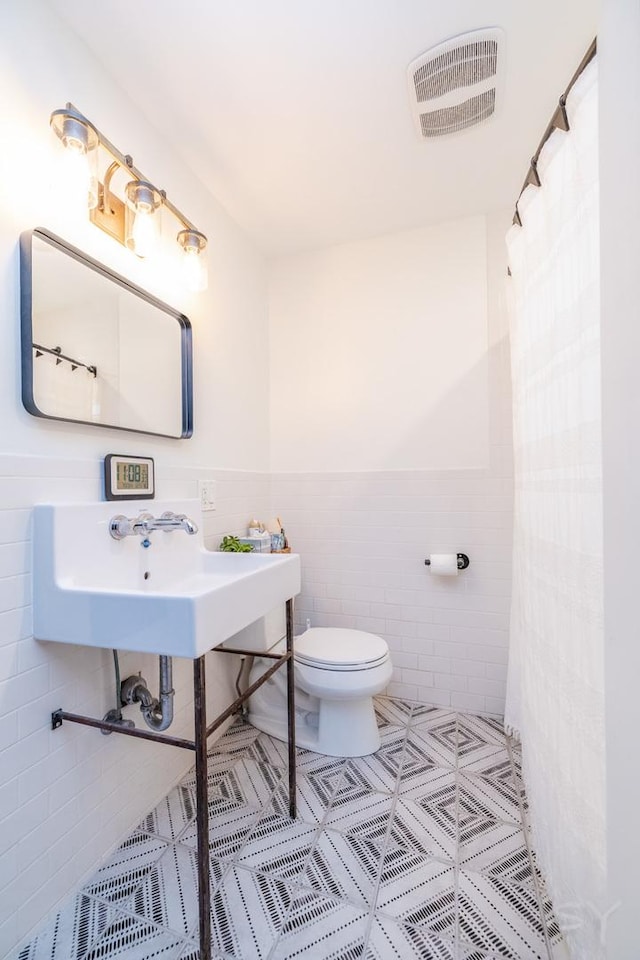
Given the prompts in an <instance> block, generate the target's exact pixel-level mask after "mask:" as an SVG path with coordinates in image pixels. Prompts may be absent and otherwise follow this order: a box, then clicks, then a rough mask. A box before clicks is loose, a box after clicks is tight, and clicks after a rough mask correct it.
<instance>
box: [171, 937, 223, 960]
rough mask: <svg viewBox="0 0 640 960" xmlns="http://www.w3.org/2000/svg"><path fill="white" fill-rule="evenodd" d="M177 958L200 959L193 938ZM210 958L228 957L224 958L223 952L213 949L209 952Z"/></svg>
mask: <svg viewBox="0 0 640 960" xmlns="http://www.w3.org/2000/svg"><path fill="white" fill-rule="evenodd" d="M178 960H200V948H199V946H198V944H197V942H196V941H195V940H194V941H192V942H191V943H188V944H187V945H186V947H185V948H184V952H183V953H181V954H180V957H179V958H178ZM211 960H229V958H228V956H227V957H226V958H225V956H224V954H222V953H216V952H215V951H214V952H213V953H212V954H211Z"/></svg>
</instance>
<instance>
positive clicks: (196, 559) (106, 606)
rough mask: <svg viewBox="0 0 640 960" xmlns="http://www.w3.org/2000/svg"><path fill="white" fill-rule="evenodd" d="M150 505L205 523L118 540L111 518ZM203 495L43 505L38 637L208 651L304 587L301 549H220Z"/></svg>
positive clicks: (149, 649) (36, 527)
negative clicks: (207, 527)
mask: <svg viewBox="0 0 640 960" xmlns="http://www.w3.org/2000/svg"><path fill="white" fill-rule="evenodd" d="M142 510H146V511H148V512H150V513H153V514H154V516H160V514H162V513H163V512H164V511H165V510H172V511H174V512H175V513H184V514H186V515H187V516H188V517H190V518H191V519H192V520H194V521H195V523H197V525H198V533H197V534H195V535H193V536H190V535H189V534H187V533H186V532H185V531H183V530H174V531H173V532H171V533H167V532H164V531H161V530H157V531H154V532H153V533H152V534H151V535H150V537H149V540H150V541H151V546H149V547H148V548H145V547H143V546H142V538H141V537H140V536H137V535H136V536H131V537H126V538H125V539H123V540H114V539H113V538H112V537H111V536H110V534H109V520H110V519H111V517H113V516H114V515H116V514H119V513H123V514H125V515H126V516H128V517H135V516H137V515H138V513H139V512H140V511H142ZM202 527H203V523H202V514H201V510H200V503H199V501H198V500H172V501H161V500H152V501H148V502H147V501H138V502H135V503H131V502H129V503H126V502H125V503H109V502H106V503H79V504H55V505H50V504H42V505H38V506H36V507H35V508H34V518H33V554H34V560H33V615H34V634H35V636H36V637H37V638H38V639H40V640H55V641H59V642H62V643H77V644H82V645H83V646H90V647H110V648H111V647H114V648H116V649H118V650H136V651H140V652H143V653H158V654H165V655H167V656H176V657H191V658H195V657H199V656H201V655H202V654H203V653H206V652H207V650H210V649H211V648H212V647H215V646H218V644H220V643H223V642H224V641H225V640H227V639H228V638H229V637H230V636H232V635H233V634H234V633H237V632H238V631H239V630H242V629H243V628H244V627H247V626H248V625H249V624H250V623H253V622H254V621H255V620H257V619H258V618H259V617H262V616H264V615H265V614H266V613H268V612H269V611H270V610H272V609H273V608H274V607H276V606H277V605H278V604H279V603H284V602H285V600H288V599H289V598H291V597H294V596H295V595H296V594H298V593H299V592H300V558H299V557H298V556H296V555H295V554H264V553H263V554H259V553H215V552H213V551H210V550H207V549H206V548H205V546H204V541H203V535H202Z"/></svg>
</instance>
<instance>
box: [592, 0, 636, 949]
mask: <svg viewBox="0 0 640 960" xmlns="http://www.w3.org/2000/svg"><path fill="white" fill-rule="evenodd" d="M639 36H640V3H638V0H607V2H605V3H603V5H602V17H601V23H600V29H599V32H598V59H599V76H600V203H601V213H600V224H601V238H600V254H601V303H602V329H601V334H600V336H601V355H602V429H603V443H602V453H603V462H602V466H603V493H604V613H605V723H606V736H607V754H606V756H607V859H608V896H609V902H608V908H609V909H610V910H611V913H610V915H609V916H606V917H601V918H598V921H599V924H600V933H601V935H602V937H603V940H604V942H605V943H606V949H607V957H608V958H610V960H635V958H636V957H637V956H638V898H639V891H640V885H639V882H638V864H639V863H640V836H639V833H638V830H637V828H636V820H637V815H638V809H640V770H639V767H638V748H637V736H638V727H639V726H640V702H639V700H638V677H639V676H640V645H639V643H638V600H637V594H638V537H639V534H640V517H639V512H638V476H639V475H640V433H639V431H638V423H639V422H640V391H639V389H638V361H639V358H640V324H639V323H638V264H639V263H640V233H639V230H638V225H639V224H640V184H639V182H638V157H639V156H640V113H639V112H638V110H637V103H638V96H639V95H640V59H639V58H638V54H637V42H638V37H639Z"/></svg>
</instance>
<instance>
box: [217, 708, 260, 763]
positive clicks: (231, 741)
mask: <svg viewBox="0 0 640 960" xmlns="http://www.w3.org/2000/svg"><path fill="white" fill-rule="evenodd" d="M259 736H260V731H259V730H257V729H256V727H254V726H252V725H251V724H250V723H249V722H248V721H247V720H244V719H243V718H242V717H238V719H237V720H236V721H235V723H233V724H232V725H231V726H230V727H229V729H228V730H226V731H225V733H224V734H223V735H222V736H221V737H220V738H219V739H218V740H216V741H215V742H214V743H212V744H211V746H210V748H209V753H210V754H215V753H237V754H242V753H243V752H244V751H245V750H246V749H247V748H248V747H250V746H251V744H252V743H253V742H254V740H256V739H257V738H258V737H259Z"/></svg>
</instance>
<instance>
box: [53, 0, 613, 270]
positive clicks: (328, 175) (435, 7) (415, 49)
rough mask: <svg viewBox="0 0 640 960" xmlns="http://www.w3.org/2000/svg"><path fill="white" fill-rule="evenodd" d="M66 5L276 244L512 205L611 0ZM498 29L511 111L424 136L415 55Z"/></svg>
mask: <svg viewBox="0 0 640 960" xmlns="http://www.w3.org/2000/svg"><path fill="white" fill-rule="evenodd" d="M49 2H50V3H51V5H52V6H53V7H54V8H55V9H56V10H58V12H59V13H60V14H61V15H62V16H63V17H64V18H65V19H66V20H67V21H68V22H69V23H70V24H71V26H72V27H73V28H74V30H76V31H77V33H79V34H80V36H82V37H83V39H84V40H85V41H86V43H87V44H88V45H89V47H91V48H92V49H93V51H94V53H95V54H96V56H97V57H98V58H99V59H100V60H102V61H103V63H104V64H105V65H106V67H107V68H108V70H109V71H110V72H111V73H112V74H113V76H115V77H117V78H118V80H119V82H120V83H121V84H122V86H123V87H124V88H125V89H126V90H127V91H128V92H129V95H130V96H131V98H132V99H133V100H134V101H135V102H136V103H137V105H138V106H139V107H140V108H141V109H142V110H143V111H144V113H145V114H146V115H147V116H148V117H149V119H150V120H151V121H152V122H153V123H155V124H156V125H157V126H159V127H162V128H164V129H165V130H167V131H168V132H169V135H170V136H171V131H172V130H175V131H176V133H175V136H174V137H173V139H174V140H175V142H176V148H177V149H178V150H183V151H185V156H186V155H187V153H188V158H189V159H188V162H189V164H190V165H191V167H192V168H193V169H194V170H195V172H196V173H197V174H198V175H199V176H200V178H201V179H202V180H203V181H204V183H205V184H206V185H207V186H208V187H209V188H210V189H211V191H212V193H214V194H215V195H216V196H217V198H218V199H219V200H220V201H221V202H222V203H223V205H224V206H225V207H226V209H227V210H228V211H229V212H230V214H231V215H232V216H233V217H234V218H235V219H236V220H237V221H238V222H239V223H240V224H241V225H242V226H243V227H244V228H245V230H246V231H247V232H248V233H249V234H250V235H251V236H252V237H253V238H254V239H255V241H256V242H257V243H258V244H259V246H260V247H261V248H262V249H263V250H265V251H266V252H267V253H269V254H278V253H283V252H290V251H294V250H299V249H305V248H311V247H320V246H325V245H328V244H333V243H340V242H344V241H349V240H354V239H360V238H363V237H369V236H374V235H377V234H383V233H389V232H393V231H397V230H401V229H406V228H411V227H417V226H420V225H423V224H426V223H430V222H435V221H438V220H443V219H448V218H454V217H459V216H465V215H470V214H475V213H481V212H484V211H489V210H494V209H500V208H505V207H510V206H511V205H512V204H513V203H514V202H515V199H516V195H517V192H518V190H519V188H520V185H521V182H522V180H523V178H524V175H525V173H526V167H527V163H528V159H529V157H530V156H531V154H532V153H533V151H534V149H535V147H536V145H537V142H538V140H539V138H540V136H541V134H542V132H543V130H544V127H545V126H546V124H547V122H548V120H549V118H550V116H551V113H552V112H553V109H554V107H555V105H556V103H557V98H558V96H559V94H560V93H561V91H562V89H563V87H564V86H565V84H566V83H567V81H568V80H569V78H570V77H571V74H572V73H573V71H574V69H575V67H576V66H577V64H578V62H579V61H580V59H581V57H582V55H583V53H584V52H585V50H586V48H587V46H588V45H589V43H590V41H591V39H592V38H593V36H594V35H595V32H596V23H597V9H598V0H536V2H535V3H531V2H525V0H483V2H482V3H479V2H478V0H189V2H186V3H182V2H179V0H137V2H135V3H131V0H101V2H100V3H87V0H49ZM487 26H499V27H501V28H502V29H503V30H504V32H505V39H506V84H505V87H504V96H503V102H502V104H501V106H500V107H499V110H498V112H497V115H496V117H495V119H494V120H492V121H491V122H489V123H487V124H485V125H484V126H480V127H477V128H475V129H473V130H470V131H466V132H465V133H462V134H458V135H456V136H453V137H448V138H443V139H442V140H436V141H435V142H434V141H429V142H420V141H419V139H418V137H417V135H416V133H415V130H414V126H413V121H412V118H411V113H410V108H409V100H408V94H407V80H406V68H407V65H408V64H409V63H410V61H411V60H413V59H414V58H415V57H416V56H418V55H419V54H420V53H422V52H423V51H425V50H427V49H428V48H429V47H431V46H433V45H435V44H438V43H440V42H441V41H443V40H445V39H447V38H449V37H451V36H455V35H456V34H459V33H463V32H465V31H468V30H474V29H478V28H481V27H487ZM89 107H90V105H88V106H87V107H85V109H87V112H89ZM91 119H93V120H94V121H95V122H96V123H97V124H98V126H100V118H99V117H91ZM105 133H106V134H107V136H108V135H109V131H108V130H107V131H105ZM122 146H124V147H125V148H126V149H130V150H132V151H133V152H135V150H134V147H133V146H131V145H122ZM167 186H168V187H169V188H170V185H167ZM169 193H171V190H170V189H169ZM194 216H195V214H194Z"/></svg>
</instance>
